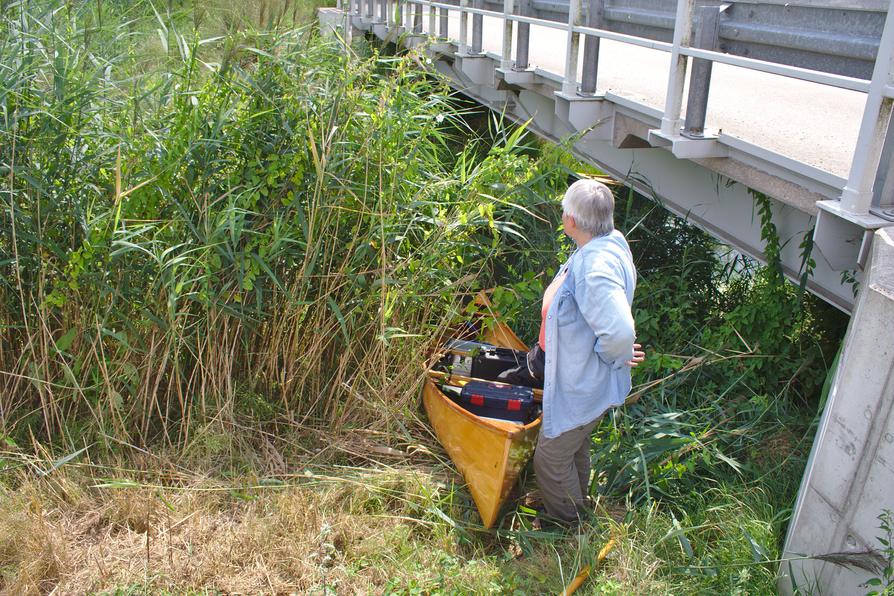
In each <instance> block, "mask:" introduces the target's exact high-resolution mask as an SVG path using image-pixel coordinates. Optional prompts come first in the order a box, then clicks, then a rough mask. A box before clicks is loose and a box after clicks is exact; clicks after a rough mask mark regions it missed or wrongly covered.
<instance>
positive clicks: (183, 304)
mask: <svg viewBox="0 0 894 596" xmlns="http://www.w3.org/2000/svg"><path fill="white" fill-rule="evenodd" d="M4 8H5V11H4V13H3V17H2V19H3V20H2V29H0V64H3V65H4V69H3V70H2V73H0V76H2V78H0V106H2V114H0V116H2V118H0V138H2V142H0V174H2V181H0V189H2V197H3V202H4V210H3V214H2V220H0V226H2V230H0V324H2V325H3V328H4V333H3V334H2V336H0V439H2V441H3V447H2V452H0V492H2V496H0V520H2V521H0V590H3V591H5V592H8V593H16V594H18V593H47V592H50V591H52V590H53V589H56V590H58V591H61V592H65V593H68V592H71V593H87V592H106V593H124V594H127V593H147V592H152V593H157V592H161V591H167V592H169V593H184V592H189V591H196V592H201V591H211V592H213V591H215V590H218V591H244V592H262V591H270V592H273V591H313V592H317V593H356V592H394V593H437V592H442V593H457V592H461V593H468V592H471V593H487V592H491V593H507V592H508V593H511V592H513V591H517V592H519V593H540V592H558V591H559V590H560V589H561V587H562V586H563V585H565V583H567V581H568V580H569V579H570V577H572V576H573V575H574V574H575V573H577V571H578V570H579V568H580V567H581V566H582V565H583V564H585V563H592V562H593V561H594V560H595V558H596V556H597V553H598V552H599V550H600V549H601V548H602V547H603V545H605V544H606V543H607V542H608V541H609V540H614V544H615V547H614V549H613V551H612V553H611V554H610V555H609V557H608V559H607V560H606V562H605V563H604V565H603V566H602V567H601V568H600V569H598V570H597V571H596V572H594V580H595V581H590V582H589V583H588V584H587V585H586V586H585V589H584V593H601V594H629V593H641V594H657V593H661V594H664V593H680V594H688V593H702V592H703V593H743V594H745V593H749V594H763V593H768V592H772V591H773V590H774V576H775V571H776V567H777V561H776V560H777V558H778V556H779V552H780V547H781V541H782V538H783V535H784V530H785V526H786V522H787V519H788V515H789V509H790V507H791V505H792V503H793V499H794V495H795V491H796V489H797V484H798V482H799V480H800V474H801V472H802V470H803V466H804V461H805V458H806V455H807V452H808V451H809V446H810V442H811V440H812V435H813V432H814V426H813V424H814V421H815V417H816V414H817V412H818V411H819V408H820V407H821V400H822V386H823V382H824V380H825V378H826V372H827V370H828V369H829V367H830V363H831V361H832V359H833V358H834V355H835V353H836V350H837V347H838V342H839V341H840V338H841V336H842V333H843V328H844V324H845V323H846V320H845V319H844V317H843V316H841V315H840V313H837V312H836V311H834V310H833V309H831V308H828V307H826V306H825V305H823V304H822V303H820V302H819V301H818V300H816V299H814V298H812V297H811V296H809V295H805V294H803V293H802V292H801V291H799V289H798V288H797V287H796V286H793V285H791V284H789V283H787V282H785V281H784V280H782V279H781V276H780V273H779V268H778V263H777V262H776V260H775V259H774V257H773V255H774V254H778V252H777V251H778V247H779V244H780V242H784V241H786V240H787V239H782V240H780V239H779V238H778V237H777V236H776V234H775V228H774V227H773V225H772V220H771V219H769V218H768V217H767V216H766V213H764V212H758V213H756V214H755V217H756V218H760V219H761V221H762V224H763V229H764V238H765V241H766V246H767V255H768V261H769V265H768V266H766V267H762V266H758V265H757V264H756V263H755V262H753V261H750V260H748V259H745V258H743V257H741V256H740V255H736V254H735V253H733V252H732V251H730V250H729V249H727V248H725V247H723V246H722V245H719V244H718V243H716V242H715V241H713V240H712V239H711V238H710V237H708V236H707V235H705V234H703V233H702V232H700V231H699V230H697V229H695V228H694V227H692V226H690V225H688V224H687V223H686V222H684V221H682V220H680V219H678V218H676V217H674V216H672V215H670V214H669V213H668V212H667V211H665V210H663V209H662V208H661V207H660V205H658V204H657V203H655V202H654V201H652V200H650V199H649V198H647V197H640V196H636V195H634V194H632V193H627V192H626V191H624V190H623V187H621V186H619V187H618V190H617V221H616V225H617V227H618V228H619V229H621V230H622V231H624V232H625V234H626V235H627V236H628V238H629V240H630V241H631V245H632V247H633V252H634V255H635V258H636V264H637V268H638V270H639V272H640V282H639V286H638V290H637V296H636V302H635V316H636V320H637V329H638V334H639V339H640V340H641V341H642V343H644V344H645V345H646V346H647V349H648V352H649V358H648V360H647V362H646V363H645V364H644V365H643V366H641V367H640V368H638V369H637V370H636V372H635V383H636V384H637V390H636V395H637V401H636V402H635V403H633V404H631V405H629V406H628V407H626V408H624V409H622V410H619V411H617V412H615V413H614V414H613V415H611V416H607V417H606V418H605V419H604V421H603V423H602V424H601V426H600V428H599V429H598V432H597V433H596V434H595V435H594V439H593V441H594V464H595V468H596V469H597V471H598V473H597V475H596V476H595V477H594V480H593V485H592V487H591V492H592V494H593V495H594V497H596V498H597V499H598V501H599V507H598V508H597V516H596V517H594V519H592V520H590V521H589V522H588V523H587V524H585V526H584V527H583V528H582V530H581V531H580V532H577V533H573V534H568V535H555V534H549V533H538V532H533V531H531V530H530V515H529V510H528V509H527V508H526V507H525V505H524V502H525V501H524V500H523V499H521V498H520V499H518V500H516V501H513V504H512V506H511V507H510V508H509V510H508V511H507V514H506V516H505V517H504V519H503V520H502V521H501V523H500V524H499V526H498V528H497V529H496V530H495V531H490V532H488V531H484V530H483V529H482V528H481V527H480V521H479V520H478V518H477V514H476V513H475V511H474V508H473V506H472V503H471V500H470V497H469V494H468V492H467V491H466V490H465V488H464V487H463V486H462V483H461V480H460V479H459V478H458V477H457V476H456V474H455V471H454V470H453V468H452V466H451V465H450V463H449V462H448V461H446V459H445V456H444V454H443V452H442V451H441V450H440V449H439V447H438V446H437V443H436V441H435V440H434V438H433V437H432V436H431V434H430V432H429V430H428V426H427V424H426V421H425V420H424V419H423V417H422V415H421V413H420V412H419V406H418V394H419V388H420V381H421V378H422V374H423V371H424V369H425V366H426V354H427V351H428V349H429V348H430V347H431V346H432V345H433V344H434V343H435V342H437V341H438V340H439V339H440V338H441V337H443V336H444V335H445V334H447V333H449V329H450V328H451V326H453V325H456V324H458V323H460V322H462V321H463V320H465V318H466V316H467V312H466V305H467V302H468V299H469V297H470V296H471V295H473V294H474V293H475V292H477V291H478V290H479V289H481V288H493V287H495V288H497V290H496V291H495V293H494V301H495V302H496V304H497V307H498V309H499V310H500V311H501V312H503V313H504V314H505V315H506V318H507V320H508V321H509V322H511V324H512V325H513V327H514V328H516V329H517V330H519V332H520V333H521V334H522V336H523V337H525V338H531V337H533V336H534V334H535V332H536V328H537V324H538V321H537V318H536V317H537V314H538V312H539V309H538V307H537V305H538V302H539V300H540V296H541V294H542V290H543V287H544V285H545V282H547V281H548V279H549V276H550V274H551V273H552V272H553V271H554V270H555V268H556V266H557V265H558V264H559V263H560V262H561V260H562V254H563V251H566V250H567V249H568V244H567V240H566V239H564V238H563V237H562V235H561V232H560V231H559V220H560V211H559V207H558V202H557V199H558V197H560V196H561V192H562V191H563V190H564V188H565V187H566V186H567V183H568V180H569V177H570V176H574V175H581V174H594V173H595V172H593V170H592V169H590V168H587V167H585V166H584V165H582V164H580V163H578V162H576V161H574V160H573V159H572V158H570V157H569V156H568V154H567V153H565V152H563V151H562V150H561V149H560V148H554V147H545V146H541V145H539V144H538V143H537V142H536V140H535V139H533V138H532V137H530V136H527V135H526V134H525V131H524V130H523V129H520V128H518V127H511V126H508V125H506V124H505V123H503V122H501V121H500V119H499V117H497V116H493V115H489V114H486V113H482V112H481V111H480V110H478V109H477V108H475V107H474V106H473V105H471V104H469V103H466V102H464V101H463V100H462V99H461V98H458V97H456V96H454V95H453V94H452V93H451V91H450V90H449V89H448V87H447V86H446V85H445V83H444V82H442V81H440V80H438V79H437V78H436V77H432V76H430V75H429V74H427V73H426V72H425V71H424V69H422V68H420V66H421V65H423V64H424V57H423V56H422V55H420V54H416V53H412V52H411V53H408V54H405V55H399V56H394V55H391V54H386V53H385V52H382V53H381V54H380V51H381V49H380V48H376V47H374V46H372V45H369V44H368V43H366V42H364V41H362V40H360V41H359V42H358V43H357V45H355V47H354V48H353V49H352V51H350V52H345V51H344V50H343V48H341V47H339V46H338V44H336V43H334V42H327V41H325V40H321V39H319V38H318V37H317V36H316V35H315V33H314V32H313V30H312V28H311V27H307V26H305V27H304V28H301V27H299V28H297V29H296V28H294V27H293V25H294V24H295V21H299V22H300V21H302V20H306V19H307V17H308V15H309V14H311V12H310V10H309V5H308V6H305V5H299V4H297V3H292V2H285V1H283V2H259V3H256V4H245V5H244V6H241V7H240V8H239V9H238V10H233V9H231V8H227V7H225V6H223V5H221V6H217V5H214V4H210V5H209V4H204V3H203V4H198V3H197V4H192V3H189V2H184V3H180V2H169V3H155V4H151V3H149V2H136V3H120V2H98V1H95V2H85V3H78V4H74V3H63V2H59V3H53V2H31V3H19V2H7V3H5V6H4ZM759 203H760V198H759ZM808 232H809V231H807V230H805V237H807V236H806V234H807V233H808ZM799 240H800V239H795V240H794V241H799ZM803 248H804V256H805V259H804V260H805V273H806V274H809V269H810V264H809V263H810V256H809V248H810V247H809V243H805V244H804V246H803ZM531 488H532V481H531V479H530V478H527V479H526V483H525V484H524V486H523V487H522V491H521V494H524V493H525V492H527V491H528V490H530V489H531Z"/></svg>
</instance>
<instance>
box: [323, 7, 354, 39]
mask: <svg viewBox="0 0 894 596" xmlns="http://www.w3.org/2000/svg"><path fill="white" fill-rule="evenodd" d="M349 6H350V4H349ZM317 20H318V21H319V23H320V34H321V35H322V36H323V37H325V38H328V39H335V38H339V37H340V38H341V39H344V40H345V41H346V42H348V43H350V41H351V37H352V34H356V33H359V32H358V31H356V30H355V29H354V27H353V25H352V24H351V15H349V14H348V13H346V12H345V11H343V10H341V9H339V8H318V9H317Z"/></svg>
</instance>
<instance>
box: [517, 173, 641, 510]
mask: <svg viewBox="0 0 894 596" xmlns="http://www.w3.org/2000/svg"><path fill="white" fill-rule="evenodd" d="M614 206H615V201H614V196H613V195H612V192H611V190H609V189H608V187H606V186H605V185H604V184H602V183H600V182H597V181H595V180H579V181H577V182H575V183H574V184H572V185H571V186H570V187H569V188H568V190H567V192H566V193H565V197H564V199H563V200H562V223H563V224H564V228H565V233H566V234H567V235H568V236H569V237H570V238H571V239H572V240H573V241H574V242H575V244H577V250H575V251H574V253H573V254H572V255H571V257H569V258H568V260H567V261H566V262H565V264H564V265H562V267H561V269H559V272H558V274H556V276H555V278H554V279H553V280H552V283H550V284H549V287H548V288H547V289H546V292H545V293H544V296H543V307H542V311H541V315H542V320H541V326H540V338H539V341H538V345H537V346H535V347H534V349H532V350H531V352H530V353H529V355H528V356H529V358H528V367H527V368H528V371H524V372H525V373H528V372H530V373H531V374H532V375H533V376H534V377H535V378H541V379H542V381H543V425H542V426H541V428H540V437H539V439H538V443H537V450H536V452H535V453H534V471H535V473H536V475H537V484H538V486H539V487H540V492H541V493H542V496H543V505H544V508H545V510H546V514H547V515H548V519H549V518H552V519H554V520H558V521H562V522H576V521H577V520H578V519H579V514H580V512H581V511H582V509H583V507H584V504H585V503H586V498H587V493H588V488H589V484H590V435H591V433H592V431H593V428H594V427H595V426H596V424H597V423H598V422H599V419H600V418H601V417H602V415H603V414H604V413H605V412H606V411H607V410H608V409H609V408H612V407H615V406H620V405H622V404H623V403H624V400H625V398H626V396H627V394H628V392H629V391H630V386H631V381H630V368H631V367H632V366H636V365H637V364H638V363H639V362H641V361H642V359H643V358H644V354H643V352H641V351H639V347H640V346H639V345H638V344H634V338H635V333H634V326H633V316H632V314H631V311H630V306H631V303H632V301H633V290H634V288H635V287H636V269H635V267H634V266H633V258H632V255H631V253H630V247H629V246H628V245H627V241H626V240H625V239H624V236H623V235H622V234H621V233H620V232H618V231H617V230H615V229H614V224H613V213H614ZM541 367H542V368H541ZM541 371H542V372H541ZM519 372H521V371H519Z"/></svg>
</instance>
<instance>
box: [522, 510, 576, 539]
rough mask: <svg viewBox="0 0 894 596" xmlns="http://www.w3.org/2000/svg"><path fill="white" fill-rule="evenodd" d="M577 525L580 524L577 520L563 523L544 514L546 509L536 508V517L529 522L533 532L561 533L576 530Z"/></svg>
mask: <svg viewBox="0 0 894 596" xmlns="http://www.w3.org/2000/svg"><path fill="white" fill-rule="evenodd" d="M579 523H580V522H579V521H578V520H574V521H565V520H563V519H559V518H557V517H553V516H551V515H550V514H548V513H547V512H546V509H543V508H538V509H537V515H536V516H535V517H534V521H533V522H531V527H532V528H533V529H534V530H538V531H541V532H556V533H561V532H566V531H568V530H572V529H574V528H576V527H577V526H578V524H579Z"/></svg>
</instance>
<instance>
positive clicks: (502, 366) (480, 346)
mask: <svg viewBox="0 0 894 596" xmlns="http://www.w3.org/2000/svg"><path fill="white" fill-rule="evenodd" d="M444 349H445V350H446V352H447V354H446V355H445V356H444V358H442V360H441V362H440V363H439V366H438V367H436V368H440V369H442V370H444V371H445V372H450V373H452V374H455V375H459V376H463V377H472V378H475V379H483V380H486V381H496V380H497V377H498V376H499V375H500V373H502V372H503V371H506V370H509V369H510V368H516V367H519V366H524V365H526V361H525V358H526V356H527V354H526V353H525V352H522V351H519V350H512V349H510V348H498V347H497V346H493V345H491V344H486V343H481V342H474V341H464V340H451V341H449V342H447V344H446V345H445V346H444Z"/></svg>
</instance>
